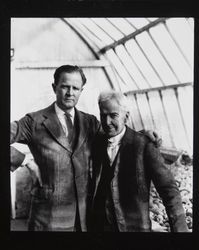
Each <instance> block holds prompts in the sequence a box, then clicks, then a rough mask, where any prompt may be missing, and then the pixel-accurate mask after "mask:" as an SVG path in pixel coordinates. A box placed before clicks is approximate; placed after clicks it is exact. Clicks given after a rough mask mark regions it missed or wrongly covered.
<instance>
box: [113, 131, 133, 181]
mask: <svg viewBox="0 0 199 250" xmlns="http://www.w3.org/2000/svg"><path fill="white" fill-rule="evenodd" d="M133 137H134V132H133V131H132V130H130V129H129V128H128V127H126V132H125V134H124V136H123V138H122V140H121V145H120V148H119V150H118V153H117V155H116V157H115V160H114V162H113V166H112V167H114V168H115V171H114V177H115V176H117V174H118V172H119V168H120V167H121V166H122V168H124V167H125V166H124V165H123V164H122V162H121V159H123V157H121V156H123V155H124V154H125V152H126V148H125V147H126V145H127V144H129V143H132V140H133Z"/></svg>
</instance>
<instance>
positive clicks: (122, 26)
mask: <svg viewBox="0 0 199 250" xmlns="http://www.w3.org/2000/svg"><path fill="white" fill-rule="evenodd" d="M107 19H108V20H109V21H110V22H112V23H113V24H114V25H115V26H117V28H118V29H119V30H120V31H121V32H122V33H123V34H125V35H129V34H131V33H133V32H134V31H135V29H134V28H133V26H131V25H130V24H129V23H128V22H127V21H126V20H125V19H124V18H107Z"/></svg>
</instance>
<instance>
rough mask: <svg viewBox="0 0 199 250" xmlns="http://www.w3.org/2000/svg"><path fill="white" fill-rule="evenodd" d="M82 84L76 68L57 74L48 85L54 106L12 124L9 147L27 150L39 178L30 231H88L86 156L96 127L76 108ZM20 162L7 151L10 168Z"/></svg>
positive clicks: (59, 70) (62, 69)
mask: <svg viewBox="0 0 199 250" xmlns="http://www.w3.org/2000/svg"><path fill="white" fill-rule="evenodd" d="M85 83H86V77H85V75H84V73H83V71H82V70H81V69H80V68H79V67H77V66H71V65H64V66H61V67H59V68H57V69H56V71H55V73H54V83H53V84H52V87H53V90H54V92H55V95H56V102H55V103H53V104H51V105H50V106H49V107H47V108H45V109H42V110H39V111H37V112H33V113H29V114H27V115H25V116H24V117H23V118H22V119H20V120H19V121H15V122H12V124H11V144H12V143H14V142H19V143H24V144H27V145H28V147H29V149H30V151H31V153H32V155H33V157H34V160H35V163H36V164H35V165H36V166H38V168H39V169H38V172H39V175H40V176H41V184H39V182H37V183H36V184H35V186H34V187H33V189H32V192H31V194H32V200H31V209H30V216H29V223H28V225H29V226H28V228H29V230H31V231H86V230H87V223H86V214H87V211H86V210H87V205H86V204H87V199H88V182H89V181H88V179H89V167H90V160H91V157H90V155H91V147H92V142H93V138H94V136H95V135H96V133H97V132H98V131H99V128H100V124H99V122H98V121H97V119H96V117H95V116H93V115H89V114H86V113H84V112H81V111H78V110H77V109H76V108H75V105H76V103H77V102H78V99H79V96H80V94H81V92H82V89H83V86H84V84H85ZM16 155H17V157H15V156H16ZM23 157H24V156H23V155H21V154H20V153H19V152H18V154H17V153H16V150H15V151H14V149H13V148H12V149H11V164H12V165H13V166H14V167H15V168H17V167H18V166H19V165H20V162H21V161H22V159H23ZM28 164H30V163H28ZM30 165H31V164H30Z"/></svg>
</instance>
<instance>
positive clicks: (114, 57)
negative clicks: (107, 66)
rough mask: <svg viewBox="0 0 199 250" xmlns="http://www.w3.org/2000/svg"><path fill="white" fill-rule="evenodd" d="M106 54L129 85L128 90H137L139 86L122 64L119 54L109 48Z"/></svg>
mask: <svg viewBox="0 0 199 250" xmlns="http://www.w3.org/2000/svg"><path fill="white" fill-rule="evenodd" d="M106 55H107V56H108V59H110V61H111V62H112V64H113V65H114V67H115V69H116V71H117V72H118V74H119V76H120V78H121V79H122V81H123V82H124V84H125V85H126V86H127V90H135V89H137V86H136V85H135V83H134V82H133V80H132V79H131V77H130V76H129V74H128V73H127V71H126V70H125V68H124V66H123V65H122V63H121V61H120V60H119V59H118V56H117V55H116V54H115V52H114V51H113V50H108V51H107V52H106Z"/></svg>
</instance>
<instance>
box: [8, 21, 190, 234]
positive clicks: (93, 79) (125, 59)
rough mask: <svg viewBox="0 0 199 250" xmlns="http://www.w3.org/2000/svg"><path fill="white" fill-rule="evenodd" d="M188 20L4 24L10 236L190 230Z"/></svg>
mask: <svg viewBox="0 0 199 250" xmlns="http://www.w3.org/2000/svg"><path fill="white" fill-rule="evenodd" d="M193 88H194V18H193V17H128V16H127V17H108V16H107V17H61V18H58V17H11V19H10V122H11V126H10V130H11V131H10V135H11V137H10V138H11V139H10V144H11V145H10V162H11V166H10V196H11V200H10V202H11V204H10V207H11V215H10V231H12V232H15V231H31V232H33V231H45V232H60V231H62V232H74V233H76V232H100V233H103V232H151V233H154V234H155V233H157V232H161V233H165V234H167V233H172V232H183V233H184V232H186V233H192V230H193V118H194V115H193V106H194V105H193V94H194V91H193Z"/></svg>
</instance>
